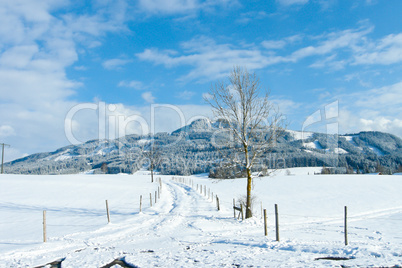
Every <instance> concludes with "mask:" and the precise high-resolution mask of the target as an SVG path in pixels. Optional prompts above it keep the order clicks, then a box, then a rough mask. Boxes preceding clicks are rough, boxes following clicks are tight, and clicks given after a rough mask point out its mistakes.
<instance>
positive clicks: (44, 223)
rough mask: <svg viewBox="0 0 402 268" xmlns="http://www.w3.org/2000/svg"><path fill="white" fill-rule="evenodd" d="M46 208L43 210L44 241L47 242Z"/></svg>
mask: <svg viewBox="0 0 402 268" xmlns="http://www.w3.org/2000/svg"><path fill="white" fill-rule="evenodd" d="M46 236H47V235H46V210H44V211H43V242H44V243H46V241H47V240H46Z"/></svg>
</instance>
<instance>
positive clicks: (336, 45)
mask: <svg viewBox="0 0 402 268" xmlns="http://www.w3.org/2000/svg"><path fill="white" fill-rule="evenodd" d="M372 30H373V27H364V28H359V29H356V30H355V29H348V30H344V31H340V32H333V33H330V34H328V35H325V36H324V37H323V38H322V39H324V40H323V41H321V42H320V43H319V44H318V45H317V46H307V47H304V48H301V49H299V50H297V51H295V52H293V53H292V55H291V56H290V58H289V60H291V61H294V62H296V61H298V60H300V59H303V58H306V57H310V56H317V55H326V54H330V53H332V52H334V51H335V50H338V49H347V50H351V51H353V50H358V49H359V47H358V45H359V44H360V43H361V42H362V41H364V37H365V36H366V35H367V34H369V33H370V32H372Z"/></svg>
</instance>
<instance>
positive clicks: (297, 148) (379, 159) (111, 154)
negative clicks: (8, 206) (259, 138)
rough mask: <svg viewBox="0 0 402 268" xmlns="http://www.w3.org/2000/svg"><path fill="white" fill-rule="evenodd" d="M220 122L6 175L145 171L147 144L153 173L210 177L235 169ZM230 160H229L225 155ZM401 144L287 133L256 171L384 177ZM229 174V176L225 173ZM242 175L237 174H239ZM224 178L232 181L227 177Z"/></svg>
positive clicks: (382, 137)
mask: <svg viewBox="0 0 402 268" xmlns="http://www.w3.org/2000/svg"><path fill="white" fill-rule="evenodd" d="M225 130H226V124H225V122H223V121H217V122H210V121H208V120H196V121H194V122H192V123H191V124H190V125H188V126H186V127H183V128H181V129H178V130H176V131H174V132H172V133H170V134H169V133H158V134H156V135H155V136H154V137H151V136H138V135H130V136H126V137H123V138H119V139H116V140H91V141H88V142H86V143H83V144H80V145H70V146H66V147H63V148H60V149H58V150H56V151H54V152H48V153H38V154H32V155H29V156H27V157H24V158H21V159H17V160H15V161H12V162H9V163H6V164H5V172H6V173H21V174H71V173H79V172H89V171H90V172H95V173H97V172H106V173H133V172H135V171H136V170H138V169H142V168H147V167H149V151H150V149H151V146H150V145H151V142H152V141H154V144H156V146H155V148H156V149H155V151H156V154H155V157H154V158H155V165H156V169H157V170H158V171H159V172H161V173H163V174H175V175H187V174H195V173H204V172H210V174H211V175H216V176H218V175H219V174H218V173H219V170H220V168H219V167H221V166H229V167H230V168H229V169H230V170H231V171H230V172H235V171H236V170H238V169H239V167H236V164H235V161H232V162H233V163H232V164H231V161H228V160H227V159H230V160H233V159H234V158H238V160H240V161H241V154H239V155H234V154H233V153H231V152H229V150H228V149H227V147H224V146H221V145H219V144H223V143H222V141H225V140H228V139H229V138H230V137H228V136H227V134H226V132H225ZM228 155H229V156H230V157H229V158H227V157H225V156H228ZM401 165H402V140H401V139H400V138H398V137H396V136H394V135H391V134H387V133H382V132H373V131H370V132H360V133H357V134H347V135H339V136H338V135H326V134H322V133H311V132H309V133H306V132H305V133H302V132H298V131H291V130H287V131H285V132H284V135H282V136H281V137H280V138H279V140H278V142H277V144H276V146H275V147H274V148H273V149H272V150H271V151H270V152H267V153H266V154H265V155H263V156H262V157H261V158H260V159H258V161H257V163H256V165H255V166H254V171H264V170H266V169H269V168H290V167H304V166H325V167H330V168H331V170H332V172H338V173H342V172H347V171H348V172H361V173H369V172H370V173H371V172H382V173H385V174H388V173H393V172H396V171H398V170H399V171H400V170H401ZM225 172H227V171H225ZM240 172H241V171H240ZM228 176H234V174H232V175H230V174H229V175H228Z"/></svg>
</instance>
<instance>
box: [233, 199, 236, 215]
mask: <svg viewBox="0 0 402 268" xmlns="http://www.w3.org/2000/svg"><path fill="white" fill-rule="evenodd" d="M233 217H234V218H235V219H236V199H234V198H233Z"/></svg>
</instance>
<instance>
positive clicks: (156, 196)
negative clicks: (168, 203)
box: [155, 191, 158, 204]
mask: <svg viewBox="0 0 402 268" xmlns="http://www.w3.org/2000/svg"><path fill="white" fill-rule="evenodd" d="M157 198H158V194H157V192H156V191H155V204H156V199H157Z"/></svg>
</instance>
